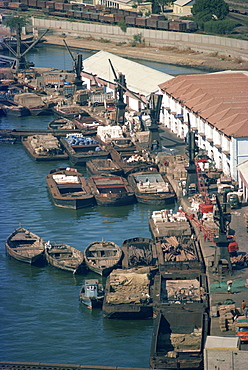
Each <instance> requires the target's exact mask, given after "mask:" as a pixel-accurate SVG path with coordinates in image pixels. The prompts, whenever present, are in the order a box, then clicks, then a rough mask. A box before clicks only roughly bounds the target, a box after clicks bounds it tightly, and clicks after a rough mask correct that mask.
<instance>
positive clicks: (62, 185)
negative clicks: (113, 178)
mask: <svg viewBox="0 0 248 370" xmlns="http://www.w3.org/2000/svg"><path fill="white" fill-rule="evenodd" d="M46 182H47V186H48V190H49V193H50V195H51V197H52V199H53V202H54V204H55V205H56V206H57V207H63V208H71V209H80V208H85V207H89V206H92V205H94V204H95V198H94V195H93V194H92V193H91V190H90V187H89V185H88V183H87V180H86V179H85V177H84V176H83V175H82V174H81V173H79V172H78V171H77V170H76V169H75V168H69V167H60V168H58V169H55V170H52V171H51V172H50V174H49V175H48V176H47V177H46Z"/></svg>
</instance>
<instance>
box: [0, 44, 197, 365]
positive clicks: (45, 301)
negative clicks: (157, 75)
mask: <svg viewBox="0 0 248 370" xmlns="http://www.w3.org/2000/svg"><path fill="white" fill-rule="evenodd" d="M89 55H90V54H89V53H83V58H85V57H87V56H89ZM28 59H29V60H30V61H34V62H35V65H36V66H37V67H54V68H55V67H56V68H61V69H71V68H72V61H71V58H70V56H69V55H68V53H67V52H66V51H65V50H62V49H60V48H44V49H43V51H42V53H39V54H38V53H37V52H33V53H30V54H29V57H28ZM49 63H51V64H50V65H49ZM148 64H149V66H151V63H148ZM160 67H161V66H160ZM161 68H164V65H162V67H161ZM186 70H187V72H188V73H192V72H193V71H192V69H190V70H189V69H187V68H180V71H179V70H178V69H177V72H176V73H186ZM190 71H191V72H190ZM123 72H124V71H123ZM166 73H171V74H173V72H169V71H168V70H167V71H166ZM52 119H53V117H52V116H45V117H23V118H12V119H9V118H6V117H0V128H2V129H14V128H15V129H24V128H46V127H47V124H48V122H49V121H51V120H52ZM0 156H1V167H0V196H1V209H0V243H1V249H0V273H1V297H0V298H1V305H0V320H1V333H0V342H1V346H0V358H1V360H2V361H25V362H51V363H71V364H84V365H102V366H125V367H128V366H129V367H149V350H150V343H151V336H152V326H153V321H152V320H145V321H126V320H107V319H103V318H102V314H101V310H93V311H92V312H90V310H88V309H87V308H86V307H84V306H83V305H80V304H79V300H78V295H79V291H80V287H81V284H82V281H83V279H84V276H80V275H76V276H73V275H72V274H70V273H67V272H63V271H60V270H57V269H55V268H52V267H50V266H45V267H35V266H29V265H26V264H23V263H20V262H17V261H15V260H11V259H9V258H7V257H6V255H5V246H4V242H5V239H6V238H7V236H8V235H9V234H10V233H11V232H12V231H13V230H14V229H15V228H16V227H17V226H18V224H19V223H22V225H23V226H24V227H26V228H27V229H30V230H31V231H33V232H35V233H37V234H38V235H40V236H41V237H42V238H44V239H45V240H51V241H57V242H63V243H67V244H70V245H72V246H74V247H76V248H78V249H80V250H81V251H83V250H84V249H85V247H86V246H87V245H88V244H89V243H91V242H92V241H95V240H99V239H102V238H104V239H106V240H111V241H114V242H116V243H117V244H118V245H121V244H122V242H123V241H124V239H127V238H132V237H139V236H140V237H151V234H150V232H149V228H148V216H149V215H150V214H151V212H152V211H153V210H156V209H160V207H155V206H149V205H142V204H134V205H130V206H124V207H118V208H116V207H97V206H95V207H92V208H87V209H82V210H79V211H73V210H66V209H60V208H57V207H55V206H54V205H53V203H52V201H51V199H50V198H49V195H48V191H47V187H46V180H45V178H46V175H47V174H48V173H49V172H50V170H51V169H53V168H55V167H57V166H64V165H70V163H69V162H63V163H62V162H44V163H42V162H40V163H39V162H35V161H33V160H32V159H31V158H30V157H29V155H28V154H27V153H26V152H25V150H24V148H23V147H22V145H21V144H15V145H11V144H0ZM78 169H79V170H80V171H82V172H83V173H86V172H85V168H83V167H78ZM87 276H88V277H98V276H97V275H94V274H93V273H89V274H88V275H87ZM103 282H104V281H103Z"/></svg>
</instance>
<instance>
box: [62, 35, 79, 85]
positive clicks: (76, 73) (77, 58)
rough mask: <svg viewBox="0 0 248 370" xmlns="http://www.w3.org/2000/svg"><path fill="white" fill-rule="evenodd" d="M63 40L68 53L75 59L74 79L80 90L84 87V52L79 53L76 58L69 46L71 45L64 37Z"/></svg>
mask: <svg viewBox="0 0 248 370" xmlns="http://www.w3.org/2000/svg"><path fill="white" fill-rule="evenodd" d="M63 42H64V44H65V46H66V49H67V51H68V53H69V54H70V56H71V58H72V60H73V63H74V66H73V69H74V72H75V80H74V82H73V83H74V85H75V86H76V90H80V89H82V80H81V72H82V69H83V58H82V54H77V57H76V58H75V57H74V56H73V54H72V52H71V50H70V48H69V46H68V45H67V43H66V41H65V39H63Z"/></svg>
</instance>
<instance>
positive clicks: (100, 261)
mask: <svg viewBox="0 0 248 370" xmlns="http://www.w3.org/2000/svg"><path fill="white" fill-rule="evenodd" d="M84 258H85V264H86V266H87V267H88V269H89V270H91V271H93V272H95V273H96V274H98V275H101V276H107V275H109V274H110V272H111V271H112V270H113V269H114V268H116V267H118V266H119V264H120V263H121V259H122V250H121V248H120V247H119V246H118V245H117V244H115V243H114V242H110V241H104V240H103V241H96V242H93V243H90V244H89V245H88V246H87V247H86V249H85V251H84Z"/></svg>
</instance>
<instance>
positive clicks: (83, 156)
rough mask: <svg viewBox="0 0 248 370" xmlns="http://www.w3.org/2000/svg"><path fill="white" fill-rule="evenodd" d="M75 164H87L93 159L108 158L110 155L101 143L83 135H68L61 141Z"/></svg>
mask: <svg viewBox="0 0 248 370" xmlns="http://www.w3.org/2000/svg"><path fill="white" fill-rule="evenodd" d="M60 142H61V144H62V145H63V147H64V148H65V150H66V152H67V153H68V155H69V157H70V160H71V162H72V163H73V164H79V165H81V164H83V165H84V164H85V163H86V162H87V161H88V160H89V159H92V158H108V156H109V153H108V152H107V151H106V150H104V148H103V147H102V145H101V143H99V141H97V140H95V139H93V138H91V137H85V136H84V135H83V134H77V133H75V134H68V135H66V137H62V138H61V139H60Z"/></svg>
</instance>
